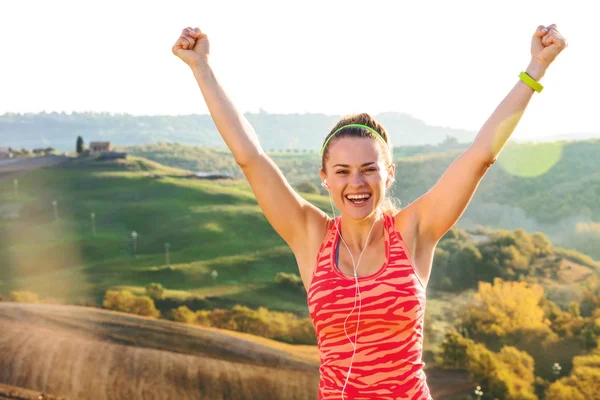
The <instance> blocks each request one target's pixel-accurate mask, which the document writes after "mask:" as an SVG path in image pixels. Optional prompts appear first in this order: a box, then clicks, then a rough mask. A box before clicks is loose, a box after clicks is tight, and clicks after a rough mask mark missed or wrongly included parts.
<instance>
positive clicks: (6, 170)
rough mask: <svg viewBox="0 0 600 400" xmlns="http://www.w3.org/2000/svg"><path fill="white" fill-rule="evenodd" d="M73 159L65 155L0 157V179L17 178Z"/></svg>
mask: <svg viewBox="0 0 600 400" xmlns="http://www.w3.org/2000/svg"><path fill="white" fill-rule="evenodd" d="M69 160H71V158H70V157H65V156H46V157H32V158H7V159H0V181H5V180H8V179H13V178H16V177H18V176H20V175H23V174H25V173H27V172H29V171H33V170H35V169H38V168H43V167H51V166H54V165H58V164H62V163H64V162H68V161H69Z"/></svg>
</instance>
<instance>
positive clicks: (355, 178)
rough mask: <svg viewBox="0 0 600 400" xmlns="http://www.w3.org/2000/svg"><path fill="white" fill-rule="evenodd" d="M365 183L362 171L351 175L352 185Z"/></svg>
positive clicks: (358, 185)
mask: <svg viewBox="0 0 600 400" xmlns="http://www.w3.org/2000/svg"><path fill="white" fill-rule="evenodd" d="M363 183H364V180H363V176H362V174H360V173H355V174H352V175H351V176H350V182H349V184H350V186H356V187H360V186H362V185H363Z"/></svg>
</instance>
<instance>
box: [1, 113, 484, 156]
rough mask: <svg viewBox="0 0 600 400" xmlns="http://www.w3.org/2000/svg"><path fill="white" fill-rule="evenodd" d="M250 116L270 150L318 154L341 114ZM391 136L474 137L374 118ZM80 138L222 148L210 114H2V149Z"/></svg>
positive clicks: (400, 118) (65, 146) (58, 144)
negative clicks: (175, 143)
mask: <svg viewBox="0 0 600 400" xmlns="http://www.w3.org/2000/svg"><path fill="white" fill-rule="evenodd" d="M246 117H247V118H248V120H249V121H250V123H251V124H252V126H253V127H254V129H255V131H256V133H257V134H258V136H259V138H260V141H261V144H262V146H263V147H264V148H265V149H267V150H287V149H301V150H304V149H306V150H318V149H319V148H320V146H321V144H322V142H323V138H324V137H325V136H326V134H327V133H328V132H329V131H330V130H331V128H332V127H333V126H334V125H335V124H336V123H337V121H338V120H339V118H340V116H339V115H325V114H269V113H266V112H259V113H247V114H246ZM375 118H377V120H379V121H380V122H381V123H382V124H383V125H384V126H385V127H386V128H387V130H388V132H389V133H390V136H391V139H392V144H393V145H394V146H406V145H428V144H430V145H431V144H437V143H440V142H442V141H444V140H445V139H446V138H447V137H448V136H451V137H454V138H456V139H457V140H458V141H459V142H470V141H471V140H472V139H473V138H474V137H475V135H476V132H472V131H467V130H461V129H451V128H446V127H439V126H430V125H427V124H426V123H425V122H424V121H421V120H419V119H416V118H413V117H411V116H410V115H407V114H403V113H395V112H388V113H382V114H378V115H375ZM77 136H82V137H83V139H84V141H85V143H86V144H88V143H89V142H90V141H111V142H112V143H113V144H115V145H122V146H127V145H142V144H148V143H158V142H177V143H181V144H187V145H197V146H204V147H211V148H224V147H225V143H224V142H223V140H222V139H221V136H220V135H219V133H218V131H217V129H216V127H215V125H214V123H213V121H212V119H211V117H210V115H183V116H165V115H159V116H134V115H128V114H109V113H72V114H66V113H56V112H53V113H39V114H31V113H29V114H15V113H10V114H4V115H0V144H1V145H2V146H9V147H16V148H23V147H24V148H28V149H32V148H39V147H47V146H51V147H54V148H55V149H57V150H61V151H65V150H72V149H74V148H75V141H76V139H77Z"/></svg>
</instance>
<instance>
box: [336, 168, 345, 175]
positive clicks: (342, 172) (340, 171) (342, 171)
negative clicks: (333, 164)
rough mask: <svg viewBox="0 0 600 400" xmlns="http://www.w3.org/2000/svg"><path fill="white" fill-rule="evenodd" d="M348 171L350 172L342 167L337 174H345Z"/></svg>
mask: <svg viewBox="0 0 600 400" xmlns="http://www.w3.org/2000/svg"><path fill="white" fill-rule="evenodd" d="M346 172H348V171H345V170H343V169H340V170H339V171H337V172H336V174H345V173H346Z"/></svg>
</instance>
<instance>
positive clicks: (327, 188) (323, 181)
mask: <svg viewBox="0 0 600 400" xmlns="http://www.w3.org/2000/svg"><path fill="white" fill-rule="evenodd" d="M319 176H320V177H321V181H322V182H321V186H323V187H324V188H325V189H326V190H329V186H327V175H325V172H324V171H323V169H320V170H319Z"/></svg>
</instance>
